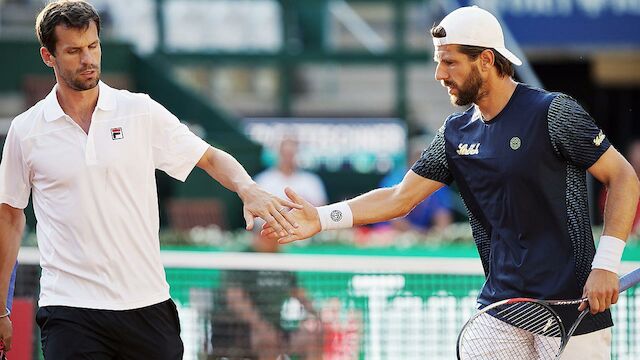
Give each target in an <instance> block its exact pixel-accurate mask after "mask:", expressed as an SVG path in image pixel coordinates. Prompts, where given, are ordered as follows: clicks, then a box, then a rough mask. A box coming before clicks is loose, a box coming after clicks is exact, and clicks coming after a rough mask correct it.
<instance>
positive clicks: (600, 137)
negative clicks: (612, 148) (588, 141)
mask: <svg viewBox="0 0 640 360" xmlns="http://www.w3.org/2000/svg"><path fill="white" fill-rule="evenodd" d="M604 138H605V136H604V133H603V132H602V130H600V132H599V133H598V136H596V138H595V139H593V144H594V145H595V146H600V144H602V142H603V141H604Z"/></svg>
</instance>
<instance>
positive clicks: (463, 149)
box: [457, 143, 480, 155]
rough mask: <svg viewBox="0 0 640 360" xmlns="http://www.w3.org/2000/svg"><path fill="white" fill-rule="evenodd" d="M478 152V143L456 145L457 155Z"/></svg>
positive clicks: (475, 153) (476, 153)
mask: <svg viewBox="0 0 640 360" xmlns="http://www.w3.org/2000/svg"><path fill="white" fill-rule="evenodd" d="M479 152H480V143H475V144H471V145H469V144H460V145H458V151H457V153H458V155H478V153H479Z"/></svg>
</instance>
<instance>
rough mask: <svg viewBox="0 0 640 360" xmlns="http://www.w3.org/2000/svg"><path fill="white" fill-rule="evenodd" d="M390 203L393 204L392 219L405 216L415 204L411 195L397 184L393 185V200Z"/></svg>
mask: <svg viewBox="0 0 640 360" xmlns="http://www.w3.org/2000/svg"><path fill="white" fill-rule="evenodd" d="M391 203H392V204H394V205H395V206H393V207H392V208H393V209H394V214H393V215H394V216H393V218H394V219H395V218H400V217H405V216H407V215H408V214H409V213H410V212H411V210H413V208H414V207H415V206H416V205H417V204H414V199H413V198H412V197H410V196H409V195H408V194H406V192H404V193H403V192H402V191H401V190H400V187H399V186H398V185H396V186H394V187H393V201H392V202H391Z"/></svg>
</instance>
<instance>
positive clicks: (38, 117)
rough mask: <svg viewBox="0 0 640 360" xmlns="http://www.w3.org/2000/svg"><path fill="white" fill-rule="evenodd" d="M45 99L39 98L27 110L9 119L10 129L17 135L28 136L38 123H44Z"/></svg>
mask: <svg viewBox="0 0 640 360" xmlns="http://www.w3.org/2000/svg"><path fill="white" fill-rule="evenodd" d="M44 104H45V100H44V99H43V100H40V101H39V102H37V103H36V104H35V105H33V106H32V107H31V108H29V109H28V110H27V111H25V112H23V113H22V114H20V115H18V116H16V117H15V118H13V120H12V121H11V130H12V131H13V132H14V133H15V134H16V135H17V136H18V137H19V138H25V137H28V136H29V135H30V134H31V133H32V132H33V131H34V129H36V128H37V127H38V124H40V123H44Z"/></svg>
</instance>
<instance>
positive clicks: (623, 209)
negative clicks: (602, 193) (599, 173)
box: [603, 171, 640, 240]
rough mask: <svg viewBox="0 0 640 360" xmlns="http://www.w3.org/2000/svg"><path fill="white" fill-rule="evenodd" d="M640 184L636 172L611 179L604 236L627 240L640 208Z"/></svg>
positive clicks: (605, 211)
mask: <svg viewBox="0 0 640 360" xmlns="http://www.w3.org/2000/svg"><path fill="white" fill-rule="evenodd" d="M639 195H640V184H639V183H638V178H637V176H636V175H635V172H631V171H626V172H625V174H623V175H621V176H617V177H614V178H612V179H611V181H610V182H609V184H607V200H606V204H605V208H604V230H603V234H604V235H609V236H614V237H616V238H618V239H622V240H626V239H627V237H628V236H629V233H630V232H631V227H632V226H633V219H634V217H635V214H636V209H637V206H638V196H639Z"/></svg>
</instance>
